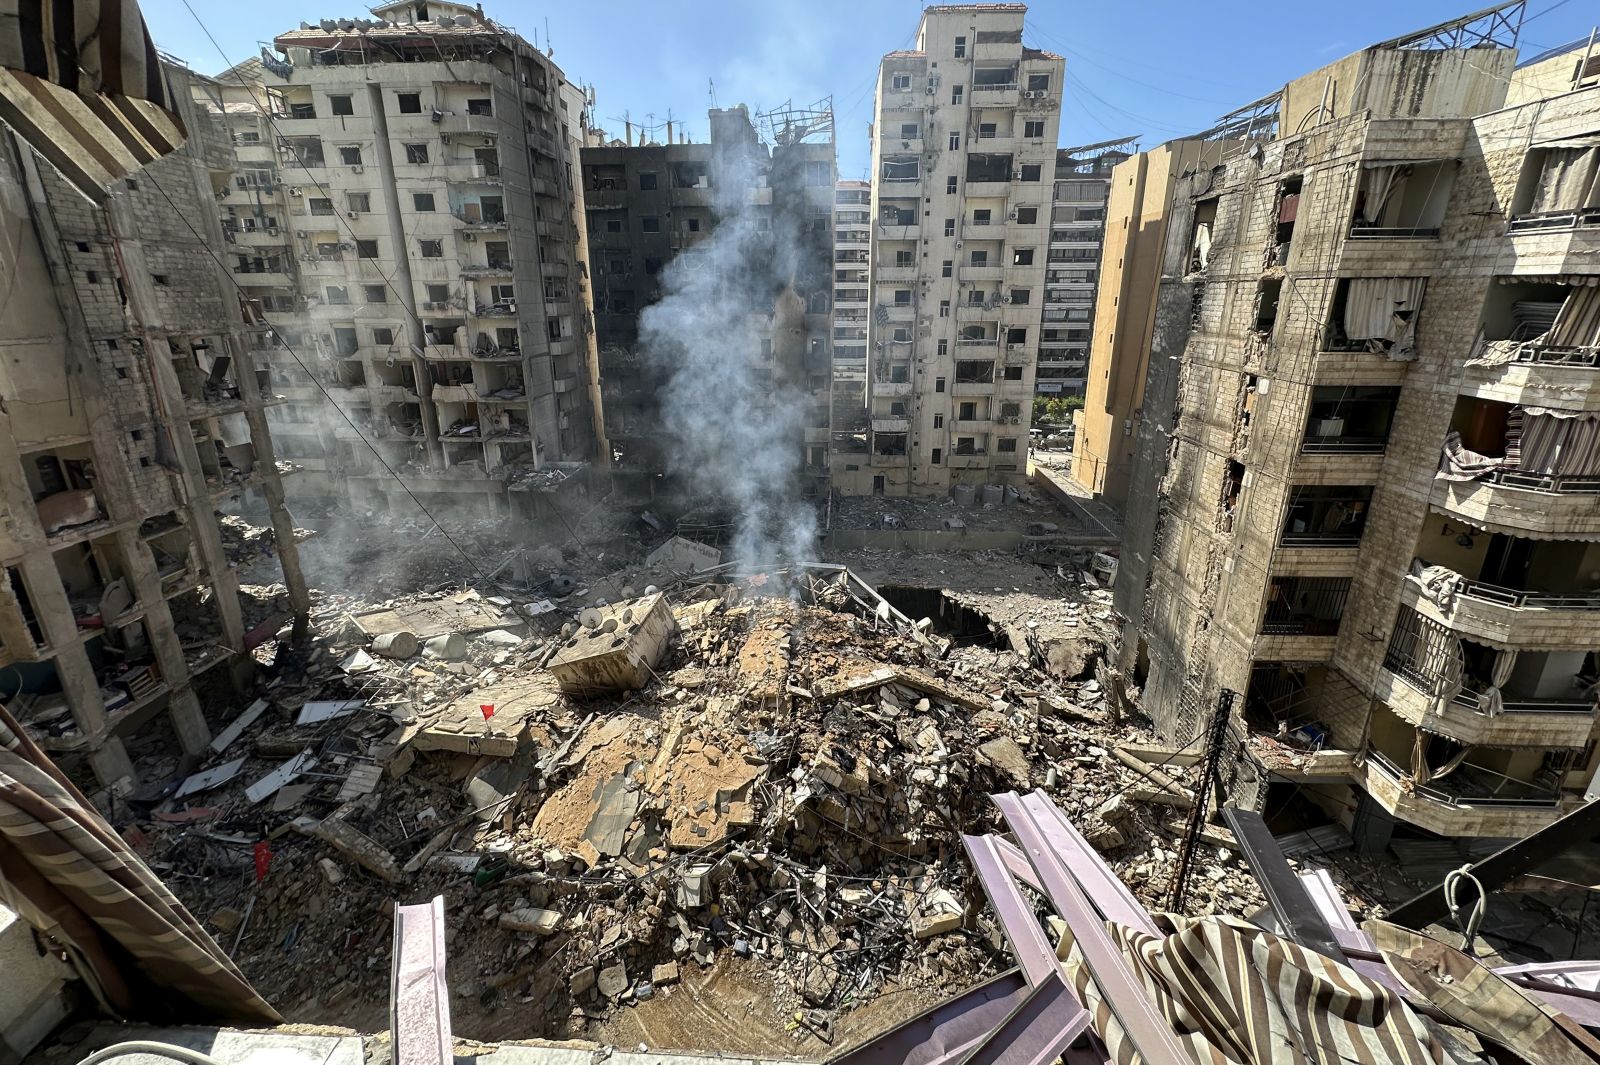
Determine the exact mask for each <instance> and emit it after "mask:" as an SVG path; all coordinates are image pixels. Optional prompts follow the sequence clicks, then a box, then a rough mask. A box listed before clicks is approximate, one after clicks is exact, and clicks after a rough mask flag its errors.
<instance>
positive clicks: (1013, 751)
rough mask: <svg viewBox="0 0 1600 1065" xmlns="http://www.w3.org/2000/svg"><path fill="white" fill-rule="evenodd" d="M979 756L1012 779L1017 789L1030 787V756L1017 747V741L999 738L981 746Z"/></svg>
mask: <svg viewBox="0 0 1600 1065" xmlns="http://www.w3.org/2000/svg"><path fill="white" fill-rule="evenodd" d="M978 754H979V755H980V756H981V757H982V758H983V760H984V761H986V762H988V763H989V764H990V765H992V766H994V767H995V768H996V769H998V770H999V771H1000V772H1001V773H1004V774H1005V775H1006V776H1007V777H1010V778H1011V782H1012V783H1014V784H1015V785H1016V786H1017V787H1019V788H1026V787H1027V786H1028V784H1029V773H1028V756H1027V755H1026V754H1023V753H1022V748H1021V747H1019V746H1017V741H1016V740H1014V739H1012V738H1011V737H1010V736H997V737H995V738H994V739H992V740H990V741H989V742H988V743H985V744H982V745H980V746H979V747H978Z"/></svg>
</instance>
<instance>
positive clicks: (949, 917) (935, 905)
mask: <svg viewBox="0 0 1600 1065" xmlns="http://www.w3.org/2000/svg"><path fill="white" fill-rule="evenodd" d="M962 909H963V907H962V905H961V900H960V899H958V898H956V897H955V895H954V893H952V892H951V891H950V890H949V889H948V888H937V889H935V890H934V891H930V892H929V893H928V894H926V895H924V896H923V897H922V898H921V899H919V900H918V901H917V903H916V909H915V911H914V912H913V913H912V915H911V934H912V935H913V936H915V937H916V938H917V939H931V938H933V937H934V936H939V935H943V934H944V933H946V932H954V931H955V930H956V929H957V928H960V927H961V921H962Z"/></svg>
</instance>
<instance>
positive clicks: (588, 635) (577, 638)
mask: <svg viewBox="0 0 1600 1065" xmlns="http://www.w3.org/2000/svg"><path fill="white" fill-rule="evenodd" d="M677 630H678V623H677V622H676V621H675V620H674V619H673V617H672V610H671V608H670V607H669V606H668V605H667V600H666V597H665V596H663V595H661V594H660V593H659V592H658V593H656V594H655V595H647V596H644V597H643V598H641V599H634V600H630V601H629V602H626V603H618V604H616V605H615V606H611V607H607V608H606V609H605V610H603V611H600V613H599V618H598V623H597V624H596V626H595V627H594V628H580V629H579V630H578V631H577V633H575V634H574V635H573V636H572V638H571V639H569V640H568V641H567V642H566V643H565V644H563V645H562V647H561V649H560V650H559V651H557V652H556V655H555V657H554V658H552V659H551V660H550V665H549V669H550V672H551V673H553V674H554V675H555V677H556V680H557V681H558V682H559V683H560V685H561V690H562V691H565V692H571V693H573V694H583V693H588V692H601V691H636V690H638V689H639V688H642V687H644V686H645V684H647V683H648V682H649V680H650V676H651V673H652V671H653V670H654V669H655V666H656V663H658V662H660V661H661V656H662V654H663V653H664V652H665V651H666V649H667V643H668V641H670V640H671V639H672V634H673V633H674V632H676V631H677Z"/></svg>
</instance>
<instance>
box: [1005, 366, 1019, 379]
mask: <svg viewBox="0 0 1600 1065" xmlns="http://www.w3.org/2000/svg"><path fill="white" fill-rule="evenodd" d="M1005 379H1006V380H1007V381H1020V380H1022V367H1020V366H1007V367H1006V372H1005Z"/></svg>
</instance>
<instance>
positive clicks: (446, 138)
mask: <svg viewBox="0 0 1600 1065" xmlns="http://www.w3.org/2000/svg"><path fill="white" fill-rule="evenodd" d="M439 143H440V144H449V143H450V134H448V133H441V134H439Z"/></svg>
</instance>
